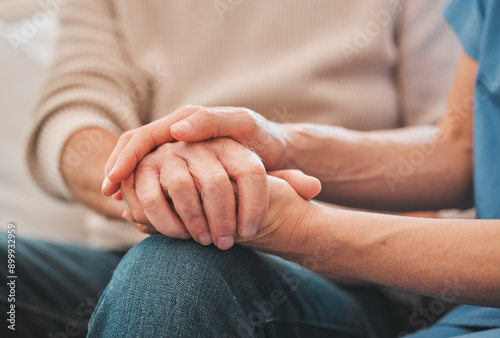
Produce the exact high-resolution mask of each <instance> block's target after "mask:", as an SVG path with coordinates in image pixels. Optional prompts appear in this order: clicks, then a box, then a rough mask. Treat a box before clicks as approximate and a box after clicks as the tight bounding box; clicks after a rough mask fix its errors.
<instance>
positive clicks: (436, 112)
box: [27, 0, 459, 244]
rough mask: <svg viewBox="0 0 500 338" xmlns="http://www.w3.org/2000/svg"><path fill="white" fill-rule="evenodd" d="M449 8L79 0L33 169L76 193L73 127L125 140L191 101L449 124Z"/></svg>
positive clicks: (319, 1) (34, 134) (39, 122)
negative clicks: (64, 171) (67, 175)
mask: <svg viewBox="0 0 500 338" xmlns="http://www.w3.org/2000/svg"><path fill="white" fill-rule="evenodd" d="M443 2H444V1H436V0H422V1H409V0H407V1H404V0H401V1H398V0H372V1H349V0H338V1H330V0H312V1H302V0H277V1H265V0H252V1H249V0H243V1H233V2H230V1H205V0H190V1H158V0H143V1H135V0H71V1H69V2H68V4H65V5H62V6H61V11H60V20H61V23H62V29H61V36H60V39H59V43H58V47H57V50H56V52H55V55H56V57H55V60H54V63H53V67H52V70H51V72H50V76H49V77H48V79H47V81H46V84H45V86H44V87H43V91H42V93H41V95H40V100H39V103H38V105H37V107H36V109H35V112H34V115H33V124H32V129H31V132H30V136H29V140H28V148H27V158H28V163H29V168H30V170H31V173H32V175H33V176H34V178H35V179H36V181H37V182H38V183H39V185H40V186H41V187H42V188H43V189H44V190H46V191H47V192H48V193H50V194H52V195H54V196H56V197H59V198H63V199H66V200H71V196H70V194H69V192H68V190H67V189H66V188H65V186H64V181H63V180H62V177H61V173H60V168H59V157H60V155H61V150H62V148H63V146H64V143H65V142H66V141H67V139H68V137H69V136H70V135H71V134H72V133H73V132H75V131H77V130H78V129H81V128H84V127H88V126H98V127H102V128H106V129H108V130H110V131H111V132H114V133H117V134H119V133H121V132H122V131H124V130H128V129H131V128H135V127H138V126H140V125H142V124H144V123H147V122H150V121H153V120H156V119H159V118H161V117H163V116H165V115H166V114H169V113H170V112H172V111H174V110H175V109H176V108H178V107H179V106H182V105H184V104H199V105H205V106H215V105H226V106H228V105H232V106H244V107H248V108H251V109H253V110H255V111H257V112H259V113H260V114H262V115H263V116H265V117H266V118H268V119H270V120H273V121H277V122H283V123H285V122H292V123H293V122H311V123H320V124H331V125H341V126H345V127H348V128H352V129H357V130H370V129H387V128H395V127H400V126H407V125H415V124H423V123H435V122H436V121H437V120H438V118H439V116H440V115H441V113H442V110H443V107H444V101H445V100H444V99H445V97H446V94H447V91H448V87H449V84H450V82H451V77H452V71H453V69H454V66H455V63H456V58H457V55H458V50H459V46H458V43H457V41H456V40H455V38H454V37H453V34H452V33H451V31H450V30H449V29H448V27H447V25H446V24H445V22H444V20H443V19H442V18H441V6H442V4H443ZM92 219H94V217H93V218H92ZM94 221H95V220H94ZM105 223H107V222H106V221H104V220H103V221H102V224H103V225H102V226H106V225H105ZM96 228H99V227H96V226H95V224H94V225H93V226H92V229H94V231H95V229H96ZM127 229H128V228H127ZM120 231H122V230H120ZM130 231H133V230H132V229H131V230H130ZM137 238H139V237H137ZM129 242H134V240H131V241H129ZM129 244H133V243H129Z"/></svg>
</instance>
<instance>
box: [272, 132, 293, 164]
mask: <svg viewBox="0 0 500 338" xmlns="http://www.w3.org/2000/svg"><path fill="white" fill-rule="evenodd" d="M279 129H280V135H281V143H282V151H281V154H280V156H279V160H278V161H277V163H276V166H275V168H273V169H274V170H281V169H298V168H297V167H296V165H295V161H294V158H296V157H295V155H296V147H295V144H294V141H295V139H296V134H297V130H298V128H297V124H294V123H282V124H279Z"/></svg>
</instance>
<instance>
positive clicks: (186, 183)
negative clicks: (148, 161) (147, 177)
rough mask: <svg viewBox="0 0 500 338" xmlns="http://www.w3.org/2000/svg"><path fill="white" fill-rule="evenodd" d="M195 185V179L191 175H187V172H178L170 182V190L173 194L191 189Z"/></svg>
mask: <svg viewBox="0 0 500 338" xmlns="http://www.w3.org/2000/svg"><path fill="white" fill-rule="evenodd" d="M192 187H193V179H192V178H191V176H188V175H185V174H177V175H175V176H174V177H172V182H171V183H169V187H168V189H169V191H171V192H172V194H176V193H183V192H185V191H186V190H188V189H191V188H192Z"/></svg>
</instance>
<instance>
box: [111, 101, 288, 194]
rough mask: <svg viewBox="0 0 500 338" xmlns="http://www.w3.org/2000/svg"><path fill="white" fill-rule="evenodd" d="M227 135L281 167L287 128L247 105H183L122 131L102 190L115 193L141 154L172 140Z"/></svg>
mask: <svg viewBox="0 0 500 338" xmlns="http://www.w3.org/2000/svg"><path fill="white" fill-rule="evenodd" d="M216 137H230V138H232V139H234V140H236V141H238V142H239V143H241V144H243V145H244V146H246V147H248V148H251V149H252V150H253V151H254V152H256V153H257V154H258V155H259V156H260V157H261V158H262V161H263V163H264V165H265V167H266V169H267V170H275V169H281V168H282V162H283V157H284V151H285V144H286V139H287V135H286V131H285V129H284V128H283V126H282V125H280V124H278V123H275V122H271V121H268V120H266V119H265V118H264V117H262V116H261V115H259V114H257V113H255V112H254V111H251V110H249V109H246V108H237V107H213V108H206V107H202V106H184V107H181V108H179V109H178V110H176V111H175V112H173V113H172V114H170V115H168V116H166V117H164V118H162V119H160V120H157V121H154V122H151V123H149V124H147V125H145V126H142V127H140V128H137V129H134V130H130V131H128V132H126V133H124V134H123V135H122V136H121V137H120V139H119V141H118V143H117V145H116V147H115V149H114V150H113V152H112V154H111V156H110V157H109V160H108V162H107V163H106V167H105V174H106V178H105V180H104V182H103V192H104V194H106V195H109V196H110V195H113V194H115V193H116V192H117V191H118V190H119V188H120V182H121V181H123V180H124V179H125V178H127V177H128V176H129V175H130V174H131V173H132V172H133V170H134V169H135V167H136V165H137V163H139V162H140V161H141V160H142V158H143V157H144V156H146V155H147V154H148V153H150V152H151V151H153V150H154V149H155V148H157V147H159V146H161V145H162V144H165V143H169V142H172V141H174V140H179V141H184V142H196V141H202V140H208V139H212V138H216Z"/></svg>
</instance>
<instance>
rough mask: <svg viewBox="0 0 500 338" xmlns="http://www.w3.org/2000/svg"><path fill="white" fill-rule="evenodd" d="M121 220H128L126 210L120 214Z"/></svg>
mask: <svg viewBox="0 0 500 338" xmlns="http://www.w3.org/2000/svg"><path fill="white" fill-rule="evenodd" d="M122 218H125V219H127V218H128V212H127V210H123V212H122Z"/></svg>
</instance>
